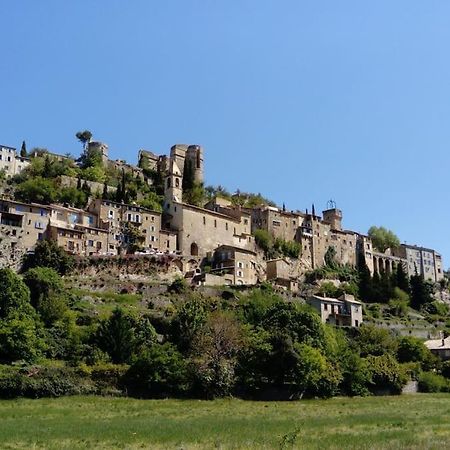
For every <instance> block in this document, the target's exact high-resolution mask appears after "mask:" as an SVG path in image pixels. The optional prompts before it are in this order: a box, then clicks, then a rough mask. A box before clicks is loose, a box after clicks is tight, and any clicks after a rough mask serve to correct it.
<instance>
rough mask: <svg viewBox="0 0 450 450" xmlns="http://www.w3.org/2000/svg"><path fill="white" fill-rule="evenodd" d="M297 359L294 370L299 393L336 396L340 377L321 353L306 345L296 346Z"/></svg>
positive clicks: (338, 372)
mask: <svg viewBox="0 0 450 450" xmlns="http://www.w3.org/2000/svg"><path fill="white" fill-rule="evenodd" d="M295 350H296V352H297V354H298V359H297V362H296V365H295V369H294V377H295V383H296V385H297V386H298V388H299V389H300V391H301V396H303V395H304V394H305V393H308V394H309V395H317V396H320V397H331V396H333V395H335V394H336V392H337V388H338V386H339V383H340V381H341V379H342V375H341V373H340V371H339V370H338V368H337V367H333V366H332V365H331V364H330V363H329V362H328V361H327V359H326V358H325V357H324V356H323V355H322V354H321V352H320V351H319V350H318V349H316V348H313V347H311V346H309V345H307V344H296V345H295Z"/></svg>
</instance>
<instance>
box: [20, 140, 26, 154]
mask: <svg viewBox="0 0 450 450" xmlns="http://www.w3.org/2000/svg"><path fill="white" fill-rule="evenodd" d="M20 156H21V157H22V158H26V157H27V145H26V144H25V141H22V147H20Z"/></svg>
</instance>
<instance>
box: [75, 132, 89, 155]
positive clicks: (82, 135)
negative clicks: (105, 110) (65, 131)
mask: <svg viewBox="0 0 450 450" xmlns="http://www.w3.org/2000/svg"><path fill="white" fill-rule="evenodd" d="M75 136H76V138H77V139H78V140H79V141H80V142H81V143H82V144H83V148H84V149H85V150H86V149H87V145H88V144H89V142H91V139H92V133H91V132H90V131H89V130H84V131H78V133H76V134H75Z"/></svg>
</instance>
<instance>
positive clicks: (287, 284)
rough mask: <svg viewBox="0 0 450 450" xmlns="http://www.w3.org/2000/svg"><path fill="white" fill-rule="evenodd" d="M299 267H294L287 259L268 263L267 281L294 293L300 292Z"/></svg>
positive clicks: (272, 260)
mask: <svg viewBox="0 0 450 450" xmlns="http://www.w3.org/2000/svg"><path fill="white" fill-rule="evenodd" d="M299 276H300V274H299V272H298V266H297V267H294V266H293V265H292V264H291V263H290V262H289V261H288V260H287V259H286V258H277V259H271V260H269V261H267V280H268V281H271V282H273V283H274V284H275V285H277V286H281V287H283V288H286V289H287V290H289V291H292V292H298V280H299Z"/></svg>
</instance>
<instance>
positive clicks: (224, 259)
mask: <svg viewBox="0 0 450 450" xmlns="http://www.w3.org/2000/svg"><path fill="white" fill-rule="evenodd" d="M256 264H257V261H256V252H254V251H251V250H246V249H243V248H239V247H234V246H231V245H221V246H219V247H217V248H216V250H215V251H214V256H213V265H212V270H211V273H212V274H215V275H217V274H222V275H223V276H224V277H226V278H228V279H229V280H230V281H231V282H230V283H226V284H236V285H254V284H256V283H257V282H258V277H257V271H256Z"/></svg>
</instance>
